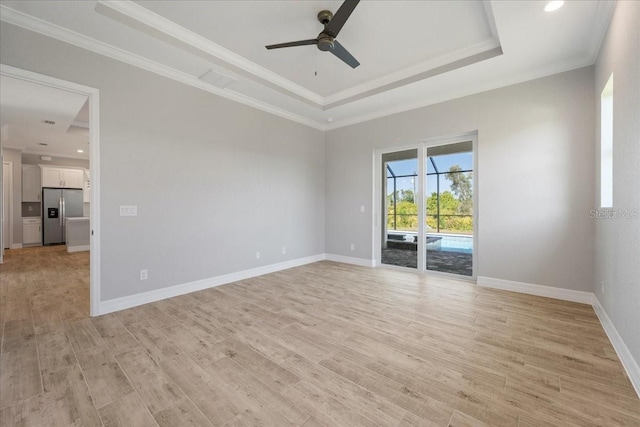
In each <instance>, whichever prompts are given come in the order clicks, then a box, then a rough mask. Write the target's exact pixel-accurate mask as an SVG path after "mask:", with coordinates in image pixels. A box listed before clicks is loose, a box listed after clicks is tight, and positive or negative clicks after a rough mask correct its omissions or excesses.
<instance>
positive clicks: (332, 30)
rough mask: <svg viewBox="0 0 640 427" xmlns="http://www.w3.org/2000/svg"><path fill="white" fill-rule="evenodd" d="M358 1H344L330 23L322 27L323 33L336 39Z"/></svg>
mask: <svg viewBox="0 0 640 427" xmlns="http://www.w3.org/2000/svg"><path fill="white" fill-rule="evenodd" d="M359 2H360V0H345V1H344V3H342V6H340V8H339V9H338V11H337V12H336V13H335V14H334V15H333V18H331V21H329V23H328V24H327V26H326V27H324V31H323V32H324V33H325V34H328V35H329V36H331V37H334V38H335V37H338V33H339V32H340V30H341V29H342V27H343V26H344V24H345V22H347V19H349V16H351V12H353V9H355V8H356V6H357V5H358V3H359Z"/></svg>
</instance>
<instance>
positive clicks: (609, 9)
mask: <svg viewBox="0 0 640 427" xmlns="http://www.w3.org/2000/svg"><path fill="white" fill-rule="evenodd" d="M615 8H616V3H615V2H614V1H599V2H598V6H597V9H596V20H595V22H594V24H593V31H592V32H591V39H592V40H591V43H590V46H591V49H590V50H589V53H588V56H589V58H591V63H592V64H595V62H596V60H597V59H598V54H599V53H600V48H601V47H602V42H603V41H604V38H605V36H606V35H607V27H608V26H609V23H610V22H611V17H612V16H613V11H614V10H615Z"/></svg>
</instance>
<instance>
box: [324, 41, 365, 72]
mask: <svg viewBox="0 0 640 427" xmlns="http://www.w3.org/2000/svg"><path fill="white" fill-rule="evenodd" d="M330 52H331V53H333V54H334V55H335V56H337V57H338V58H340V59H341V60H342V61H344V62H345V63H346V64H347V65H349V66H350V67H351V68H356V67H357V66H358V65H360V63H359V62H358V60H357V59H356V58H354V57H353V55H351V54H350V53H349V51H348V50H347V49H345V48H344V46H342V45H341V44H340V43H338V40H334V41H333V49H331V51H330Z"/></svg>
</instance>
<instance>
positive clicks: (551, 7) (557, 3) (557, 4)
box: [544, 0, 564, 12]
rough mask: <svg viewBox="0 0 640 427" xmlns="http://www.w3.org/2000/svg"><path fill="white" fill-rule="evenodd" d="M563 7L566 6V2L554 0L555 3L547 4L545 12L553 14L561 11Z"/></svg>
mask: <svg viewBox="0 0 640 427" xmlns="http://www.w3.org/2000/svg"><path fill="white" fill-rule="evenodd" d="M562 6H564V1H562V0H553V1H550V2H547V5H546V6H545V7H544V11H545V12H553V11H554V10H558V9H560V8H561V7H562Z"/></svg>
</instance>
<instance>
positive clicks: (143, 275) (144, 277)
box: [140, 270, 149, 280]
mask: <svg viewBox="0 0 640 427" xmlns="http://www.w3.org/2000/svg"><path fill="white" fill-rule="evenodd" d="M148 278H149V270H140V280H147V279H148Z"/></svg>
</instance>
